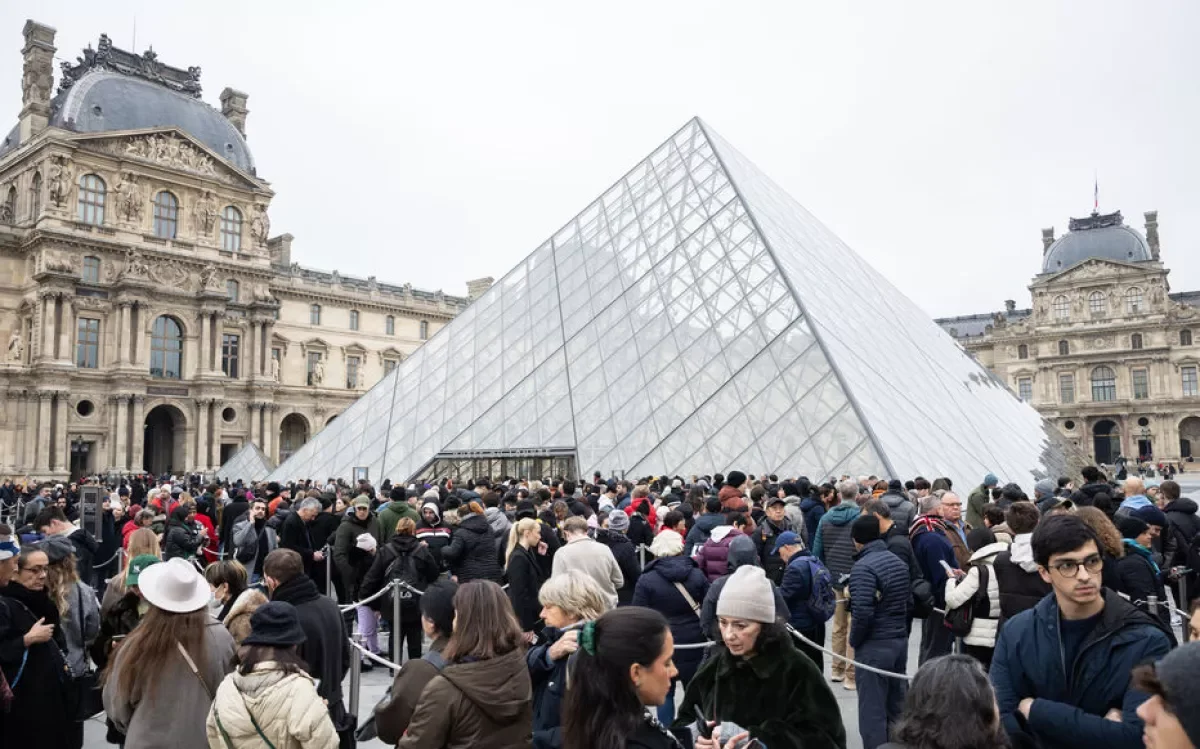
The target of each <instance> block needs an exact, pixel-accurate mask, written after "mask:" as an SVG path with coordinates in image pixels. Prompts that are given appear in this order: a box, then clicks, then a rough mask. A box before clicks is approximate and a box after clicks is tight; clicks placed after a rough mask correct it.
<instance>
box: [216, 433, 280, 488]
mask: <svg viewBox="0 0 1200 749" xmlns="http://www.w3.org/2000/svg"><path fill="white" fill-rule="evenodd" d="M270 472H271V460H270V459H269V458H268V457H267V456H266V455H265V454H264V453H263V451H262V450H260V449H259V448H258V445H256V444H254V443H253V442H247V443H246V444H245V445H243V446H242V449H241V450H238V451H237V452H236V453H234V454H233V457H231V458H230V459H229V460H227V461H225V465H223V466H221V467H220V468H218V469H217V478H218V479H221V480H225V481H241V482H242V483H243V484H249V483H250V482H252V481H262V480H263V479H264V478H266V476H267V474H269V473H270Z"/></svg>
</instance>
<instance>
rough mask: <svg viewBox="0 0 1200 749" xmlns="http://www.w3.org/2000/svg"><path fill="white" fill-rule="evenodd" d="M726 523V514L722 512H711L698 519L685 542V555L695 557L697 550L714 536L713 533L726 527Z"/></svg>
mask: <svg viewBox="0 0 1200 749" xmlns="http://www.w3.org/2000/svg"><path fill="white" fill-rule="evenodd" d="M726 522H727V521H726V520H725V515H724V513H720V512H709V513H705V514H703V515H701V516H700V517H698V518H696V522H695V523H694V524H693V525H692V527H691V530H689V531H688V534H687V538H686V539H684V542H683V553H684V555H685V556H689V557H690V556H694V555H695V553H696V549H698V548H699V547H701V546H703V545H704V543H705V542H706V541H708V539H709V538H710V537H711V536H712V532H713V531H714V530H716V529H717V528H718V527H720V526H722V525H725V523H726Z"/></svg>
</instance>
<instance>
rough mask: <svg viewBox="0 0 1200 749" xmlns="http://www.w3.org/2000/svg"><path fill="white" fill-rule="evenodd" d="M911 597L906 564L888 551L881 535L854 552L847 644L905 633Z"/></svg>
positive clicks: (857, 643)
mask: <svg viewBox="0 0 1200 749" xmlns="http://www.w3.org/2000/svg"><path fill="white" fill-rule="evenodd" d="M911 599H912V592H911V588H910V585H909V578H908V565H907V564H905V563H904V562H903V561H901V559H900V557H898V556H896V555H895V554H893V553H892V552H890V551H888V547H887V544H886V543H884V542H883V540H882V539H876V540H874V541H871V542H869V543H867V545H866V546H863V547H862V549H861V550H860V551H859V552H858V553H857V554H856V555H855V561H854V568H853V569H852V570H851V572H850V611H851V616H852V617H853V619H852V620H851V623H850V645H851V647H853V648H855V649H856V650H857V649H858V648H859V647H860V646H861V645H862V644H863V643H864V642H866V641H867V640H886V639H895V638H905V637H908V606H909V602H910V601H911Z"/></svg>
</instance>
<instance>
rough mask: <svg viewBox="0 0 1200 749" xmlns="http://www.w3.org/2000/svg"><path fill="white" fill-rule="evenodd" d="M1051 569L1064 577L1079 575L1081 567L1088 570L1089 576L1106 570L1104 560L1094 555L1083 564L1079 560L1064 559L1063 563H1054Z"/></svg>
mask: <svg viewBox="0 0 1200 749" xmlns="http://www.w3.org/2000/svg"><path fill="white" fill-rule="evenodd" d="M1050 567H1051V568H1052V569H1054V570H1056V571H1057V572H1058V574H1060V575H1062V576H1063V577H1075V576H1076V575H1078V574H1079V568H1080V567H1083V568H1084V569H1085V570H1087V571H1088V574H1092V575H1094V574H1096V573H1097V572H1099V571H1100V570H1102V569H1104V558H1103V557H1101V556H1100V555H1099V554H1093V555H1091V556H1090V557H1088V558H1087V559H1084V560H1083V561H1082V562H1081V561H1079V560H1078V559H1063V560H1062V561H1059V562H1054V563H1053V564H1051V565H1050Z"/></svg>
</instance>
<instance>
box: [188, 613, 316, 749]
mask: <svg viewBox="0 0 1200 749" xmlns="http://www.w3.org/2000/svg"><path fill="white" fill-rule="evenodd" d="M305 639H306V638H305V634H304V629H303V628H302V627H301V626H300V617H299V615H298V614H297V613H296V607H295V606H293V605H292V604H290V603H285V602H283V601H271V602H269V603H264V604H263V605H262V606H259V607H258V609H257V610H256V611H255V612H254V614H253V615H252V616H251V617H250V635H249V636H248V637H247V638H246V639H245V640H243V641H242V646H241V647H240V648H238V668H237V670H236V671H235V672H234V673H232V674H230V675H229V676H226V677H225V680H224V681H222V682H221V685H220V686H218V687H217V695H216V699H214V700H213V704H212V710H211V711H210V712H209V713H208V723H207V729H208V745H209V746H210V747H220V749H243V747H245V748H246V749H260V748H261V747H263V746H264V745H265V743H266V742H267V741H269V742H270V745H271V746H276V747H285V746H286V747H298V748H299V749H328V747H333V746H336V745H337V741H338V738H337V734H336V733H335V732H334V730H333V721H332V720H330V718H329V709H328V708H327V707H326V706H325V703H324V702H323V701H322V700H321V696H320V695H318V694H317V687H316V685H315V684H314V683H313V680H312V677H311V676H309V675H308V674H307V673H305V671H304V667H305V665H306V664H305V662H304V660H303V659H302V658H301V657H300V655H299V653H297V652H296V646H298V645H299V644H300V643H302V642H304V640H305Z"/></svg>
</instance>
